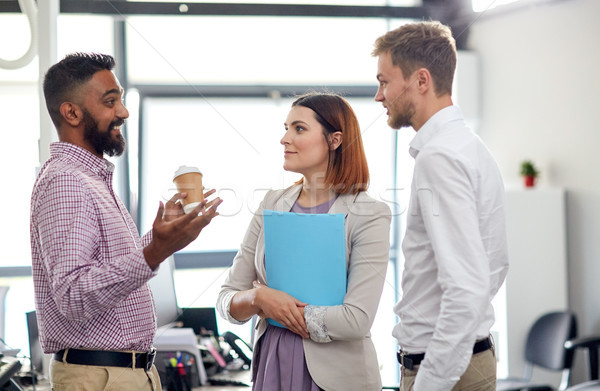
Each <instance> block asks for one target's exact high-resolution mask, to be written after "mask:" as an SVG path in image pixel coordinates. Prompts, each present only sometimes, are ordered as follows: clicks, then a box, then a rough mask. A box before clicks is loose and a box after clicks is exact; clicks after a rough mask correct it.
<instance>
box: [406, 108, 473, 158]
mask: <svg viewBox="0 0 600 391" xmlns="http://www.w3.org/2000/svg"><path fill="white" fill-rule="evenodd" d="M462 118H463V115H462V111H461V110H460V108H459V107H458V106H448V107H444V108H443V109H441V110H440V111H438V112H437V113H435V114H434V115H432V116H431V118H429V119H428V120H427V122H425V124H424V125H423V126H422V127H421V129H419V131H418V132H417V134H416V135H415V137H414V138H413V139H412V141H411V142H410V148H409V153H410V155H411V156H412V157H413V158H416V157H417V155H418V154H419V152H420V151H421V149H423V147H425V145H427V143H428V142H429V141H430V140H431V139H432V138H434V137H435V135H436V134H437V133H438V132H439V131H440V130H441V129H442V128H443V125H444V124H446V123H448V122H451V121H455V120H458V119H462Z"/></svg>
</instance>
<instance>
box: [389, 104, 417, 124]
mask: <svg viewBox="0 0 600 391" xmlns="http://www.w3.org/2000/svg"><path fill="white" fill-rule="evenodd" d="M415 111H416V110H415V105H414V103H412V102H409V101H406V102H403V103H400V104H399V105H394V106H392V107H388V112H389V113H390V115H389V117H388V125H389V126H390V128H392V129H400V128H407V127H410V126H412V118H413V116H414V115H415Z"/></svg>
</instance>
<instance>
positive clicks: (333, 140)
mask: <svg viewBox="0 0 600 391" xmlns="http://www.w3.org/2000/svg"><path fill="white" fill-rule="evenodd" d="M341 144H342V132H333V133H331V134H330V135H329V149H330V150H332V151H335V150H336V149H338V147H339V146H340V145H341Z"/></svg>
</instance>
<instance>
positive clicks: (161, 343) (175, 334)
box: [154, 327, 207, 386]
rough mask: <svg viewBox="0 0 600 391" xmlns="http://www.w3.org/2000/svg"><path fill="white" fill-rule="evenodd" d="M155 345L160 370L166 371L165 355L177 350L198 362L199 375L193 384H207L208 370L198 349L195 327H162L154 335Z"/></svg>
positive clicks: (174, 352) (173, 353)
mask: <svg viewBox="0 0 600 391" xmlns="http://www.w3.org/2000/svg"><path fill="white" fill-rule="evenodd" d="M154 347H155V348H156V350H157V359H156V365H157V369H158V370H159V372H163V373H166V370H165V365H164V356H165V355H167V356H168V355H169V354H171V355H175V354H177V352H180V353H182V354H186V355H188V356H189V357H190V358H193V360H194V362H195V363H196V370H197V373H198V376H197V377H196V379H192V386H196V385H198V384H200V385H202V384H206V380H207V376H206V371H205V369H204V364H203V363H202V357H201V356H200V351H199V350H198V340H197V338H196V334H194V330H193V329H191V328H189V327H183V328H163V329H160V330H159V331H157V333H156V336H155V337H154ZM158 353H160V355H159V354H158ZM161 379H162V378H161Z"/></svg>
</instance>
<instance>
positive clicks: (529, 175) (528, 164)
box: [521, 160, 540, 187]
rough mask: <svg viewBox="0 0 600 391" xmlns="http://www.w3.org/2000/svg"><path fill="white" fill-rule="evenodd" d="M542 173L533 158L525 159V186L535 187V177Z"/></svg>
mask: <svg viewBox="0 0 600 391" xmlns="http://www.w3.org/2000/svg"><path fill="white" fill-rule="evenodd" d="M539 175H540V172H539V171H538V169H537V168H536V167H535V165H534V164H533V162H532V161H531V160H524V161H523V162H522V163H521V176H523V179H524V181H525V187H533V186H534V185H535V179H536V178H537V177H538V176H539Z"/></svg>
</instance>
